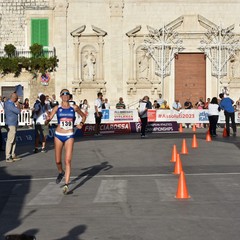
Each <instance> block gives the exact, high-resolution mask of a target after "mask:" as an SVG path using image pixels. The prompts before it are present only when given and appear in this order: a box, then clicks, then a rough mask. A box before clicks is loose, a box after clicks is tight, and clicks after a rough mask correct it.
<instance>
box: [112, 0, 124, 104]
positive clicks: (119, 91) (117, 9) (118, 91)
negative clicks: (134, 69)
mask: <svg viewBox="0 0 240 240" xmlns="http://www.w3.org/2000/svg"><path fill="white" fill-rule="evenodd" d="M109 7H110V24H111V28H110V32H111V33H110V36H111V43H110V47H111V51H110V69H111V70H110V71H111V72H110V79H111V84H112V86H115V88H113V89H111V95H112V96H115V99H113V100H114V101H116V102H117V101H118V98H119V97H121V96H123V35H122V32H123V31H122V30H123V19H122V18H123V8H124V3H123V0H110V2H109Z"/></svg>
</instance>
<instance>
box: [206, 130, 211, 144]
mask: <svg viewBox="0 0 240 240" xmlns="http://www.w3.org/2000/svg"><path fill="white" fill-rule="evenodd" d="M206 141H207V142H211V141H212V138H211V135H210V131H209V130H208V131H207V135H206Z"/></svg>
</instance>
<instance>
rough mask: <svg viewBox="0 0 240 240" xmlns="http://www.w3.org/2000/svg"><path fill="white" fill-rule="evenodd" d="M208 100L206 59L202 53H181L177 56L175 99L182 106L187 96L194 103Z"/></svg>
mask: <svg viewBox="0 0 240 240" xmlns="http://www.w3.org/2000/svg"><path fill="white" fill-rule="evenodd" d="M199 97H203V100H204V101H205V100H206V59H205V56H204V54H202V53H180V54H178V55H177V57H176V58H175V99H176V98H178V99H179V100H180V103H181V104H182V106H183V105H184V102H185V101H186V99H187V98H190V101H191V102H192V104H193V105H194V104H195V103H196V102H197V101H198V99H199Z"/></svg>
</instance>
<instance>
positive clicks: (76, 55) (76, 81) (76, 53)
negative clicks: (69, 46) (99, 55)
mask: <svg viewBox="0 0 240 240" xmlns="http://www.w3.org/2000/svg"><path fill="white" fill-rule="evenodd" d="M79 44H80V42H79V37H74V38H73V45H74V69H75V71H74V81H73V84H79V81H80V78H79V66H80V62H79V54H80V53H79Z"/></svg>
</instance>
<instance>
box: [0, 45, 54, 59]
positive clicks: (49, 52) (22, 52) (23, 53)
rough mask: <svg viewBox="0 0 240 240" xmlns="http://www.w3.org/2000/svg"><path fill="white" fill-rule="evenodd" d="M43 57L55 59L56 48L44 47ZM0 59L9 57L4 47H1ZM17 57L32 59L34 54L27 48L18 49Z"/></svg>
mask: <svg viewBox="0 0 240 240" xmlns="http://www.w3.org/2000/svg"><path fill="white" fill-rule="evenodd" d="M42 56H44V57H49V58H50V57H55V56H56V49H55V47H43V51H42ZM0 57H7V54H6V52H5V51H4V47H0ZM15 57H26V58H31V57H32V53H31V51H30V49H29V48H27V47H16V51H15Z"/></svg>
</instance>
